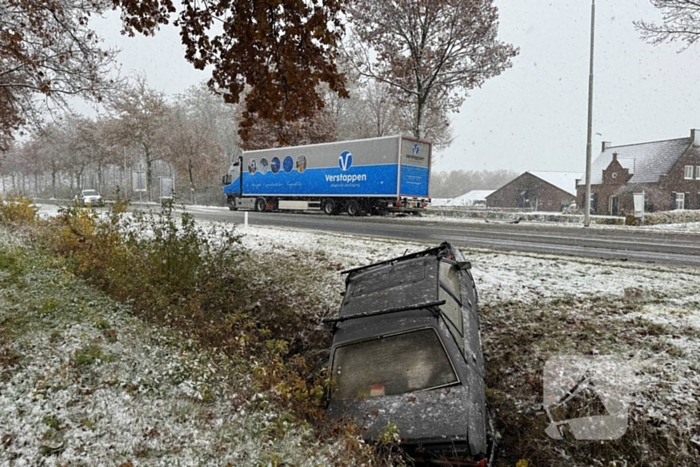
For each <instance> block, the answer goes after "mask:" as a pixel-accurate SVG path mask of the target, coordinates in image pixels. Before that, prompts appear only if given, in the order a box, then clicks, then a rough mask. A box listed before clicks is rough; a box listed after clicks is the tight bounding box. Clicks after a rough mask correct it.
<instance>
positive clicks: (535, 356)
mask: <svg viewBox="0 0 700 467" xmlns="http://www.w3.org/2000/svg"><path fill="white" fill-rule="evenodd" d="M241 232H242V233H244V234H245V236H244V238H243V241H244V244H245V245H246V246H247V247H248V248H250V249H253V250H254V251H258V252H275V254H281V255H284V254H286V253H288V252H292V251H293V252H294V253H293V254H294V255H296V257H298V258H308V259H313V258H318V257H319V255H322V256H324V257H325V258H327V260H326V263H325V264H328V263H330V264H332V265H334V267H333V268H332V269H335V270H336V271H340V270H342V269H348V268H352V267H356V266H360V265H363V264H367V263H369V262H374V261H379V260H384V259H388V258H391V257H396V256H400V255H402V254H404V252H406V251H409V252H415V251H419V250H422V249H425V248H429V247H432V246H435V245H432V244H430V245H429V244H421V243H414V242H405V241H397V240H388V241H377V240H367V239H364V238H360V237H352V236H343V235H337V234H326V233H319V232H307V231H304V232H299V231H294V230H290V229H282V228H263V227H253V226H249V227H248V228H241ZM463 253H464V254H465V256H466V257H467V259H468V260H469V261H470V262H471V263H472V272H473V275H474V278H475V281H476V284H477V290H478V293H479V301H480V304H481V309H482V331H481V332H482V337H483V345H484V353H485V356H486V369H487V373H488V375H487V385H488V384H490V387H489V403H490V404H491V406H492V407H494V408H496V409H497V410H500V411H501V413H500V415H499V417H500V418H499V421H500V422H501V425H499V429H500V430H503V435H504V436H505V437H506V438H507V439H508V442H507V443H504V446H503V447H502V452H501V453H500V456H501V457H502V459H503V462H505V463H504V464H502V465H512V464H508V463H507V462H506V460H505V459H509V457H508V456H509V455H514V456H515V457H512V458H510V459H509V460H511V461H513V462H516V461H517V460H518V456H519V455H521V452H517V455H515V453H516V451H517V449H519V448H520V446H519V445H518V446H519V447H518V448H516V443H515V439H511V438H508V433H509V431H515V432H518V430H520V432H519V433H521V434H520V435H518V437H517V438H516V439H519V440H520V441H522V439H525V441H524V442H523V443H524V444H525V446H527V444H526V443H527V442H528V439H532V440H534V441H532V442H533V443H534V444H536V445H538V446H539V447H538V448H537V449H539V451H540V452H539V455H541V456H542V458H540V459H539V460H540V461H541V462H542V463H543V465H545V464H546V465H590V463H591V462H593V464H594V465H597V464H600V465H608V464H607V463H606V460H607V461H614V460H616V459H617V460H618V461H619V460H620V459H623V460H624V459H632V458H633V457H634V456H635V454H634V452H637V453H639V455H640V456H642V457H643V456H644V455H646V456H647V458H648V459H651V460H650V462H651V464H654V463H656V462H659V461H660V459H663V458H664V456H667V454H666V453H665V452H664V450H665V449H667V448H665V447H664V448H659V447H658V446H657V445H656V444H655V443H658V444H659V445H664V446H669V445H671V446H673V445H675V448H673V449H675V450H676V451H675V453H674V456H676V457H674V459H676V460H677V461H678V462H679V463H680V464H687V463H688V462H691V463H692V462H694V460H698V459H700V450H698V448H699V447H700V444H698V443H699V442H700V439H698V438H699V435H698V433H699V432H700V366H699V365H700V364H698V361H700V330H699V328H698V325H699V324H700V270H698V269H696V268H682V267H663V266H657V265H647V264H636V263H621V262H611V261H606V260H598V259H572V258H569V257H556V256H544V255H534V254H517V253H496V252H491V251H485V250H464V251H463ZM323 264H324V263H323V262H320V263H319V265H323ZM335 275H336V276H340V275H339V274H335ZM333 284H335V287H333ZM321 287H331V290H332V293H335V291H337V290H343V284H342V276H340V277H338V278H337V279H335V280H333V279H329V280H327V282H325V283H323V284H322V285H321ZM329 301H331V300H330V299H329ZM338 301H339V299H338V300H336V303H337V302H338ZM336 309H337V308H336ZM557 355H615V356H619V357H620V358H622V359H624V360H625V361H629V364H630V366H632V367H633V368H634V369H635V381H631V382H630V384H634V385H635V386H634V394H633V403H632V406H631V409H630V414H629V416H630V419H629V420H630V426H629V429H628V432H629V435H628V437H623V438H622V441H620V442H619V444H615V443H614V442H611V444H610V446H611V447H610V448H609V450H610V451H611V453H610V454H607V455H602V454H601V455H600V458H599V459H595V458H590V457H588V455H583V456H581V453H580V452H578V453H577V452H576V451H577V449H578V448H577V447H576V445H573V446H572V445H571V444H569V445H567V444H562V443H561V442H555V441H552V440H550V439H549V438H547V437H546V435H545V434H544V428H545V426H546V424H547V423H548V422H547V420H546V419H545V418H544V415H543V412H542V370H543V365H544V363H545V362H546V361H547V360H548V359H549V358H552V357H554V356H557ZM506 412H507V413H506ZM522 415H524V416H525V419H529V420H531V421H534V422H535V423H534V424H533V425H527V424H526V425H523V420H524V419H523V417H522ZM525 427H527V428H525ZM523 430H524V432H525V433H527V434H526V435H525V437H524V438H523V435H522V433H523ZM557 443H559V444H557ZM509 451H512V452H509ZM644 451H649V453H648V454H644ZM584 452H586V451H584ZM577 454H578V456H579V457H576V455H577ZM606 456H607V457H606ZM669 458H670V457H669ZM680 464H679V465H680Z"/></svg>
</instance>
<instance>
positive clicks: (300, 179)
mask: <svg viewBox="0 0 700 467" xmlns="http://www.w3.org/2000/svg"><path fill="white" fill-rule="evenodd" d="M397 176H398V165H396V164H383V165H371V166H354V167H352V168H351V169H348V171H346V172H343V171H342V170H340V169H339V168H330V167H327V168H308V169H306V170H304V171H303V172H298V171H296V170H292V171H291V172H289V173H284V172H282V171H280V172H279V173H277V174H274V173H273V172H272V171H268V172H267V173H265V174H263V173H261V172H260V171H257V172H255V173H253V174H251V173H248V172H246V173H244V174H243V196H260V195H266V196H315V195H318V196H377V195H379V196H396V193H397V187H396V178H397ZM239 186H240V179H239V178H236V179H235V180H234V181H233V182H232V183H231V184H229V185H226V186H225V187H224V193H225V194H227V195H235V196H240V195H241V194H240V193H239V188H238V187H239Z"/></svg>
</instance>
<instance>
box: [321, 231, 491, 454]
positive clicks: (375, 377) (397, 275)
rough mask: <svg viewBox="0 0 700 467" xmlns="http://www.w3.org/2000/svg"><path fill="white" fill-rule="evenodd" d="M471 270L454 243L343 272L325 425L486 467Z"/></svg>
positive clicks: (481, 379)
mask: <svg viewBox="0 0 700 467" xmlns="http://www.w3.org/2000/svg"><path fill="white" fill-rule="evenodd" d="M470 268H471V265H470V263H469V262H467V261H466V260H465V258H464V257H463V255H462V253H461V252H460V251H459V250H458V249H457V248H456V247H454V246H452V245H450V244H449V243H443V244H441V245H440V246H438V247H435V248H431V249H428V250H425V251H420V252H417V253H413V254H408V255H404V256H402V257H399V258H394V259H390V260H387V261H383V262H380V263H376V264H372V265H369V266H364V267H360V268H357V269H352V270H350V271H345V273H347V278H346V281H345V293H344V297H343V301H342V303H341V306H340V313H339V316H338V317H337V318H333V319H331V320H327V321H328V322H330V323H331V324H332V326H333V343H332V346H331V354H330V372H331V380H332V386H331V388H332V389H331V394H330V403H329V407H328V411H327V416H328V417H329V419H331V420H333V419H342V418H347V417H350V418H352V419H354V420H355V422H356V423H357V425H358V426H359V427H360V428H361V430H362V433H363V436H364V438H365V439H367V440H369V441H373V440H375V439H376V438H377V437H378V436H379V435H380V434H381V433H382V432H383V431H384V430H385V429H386V428H387V426H388V424H390V423H391V424H394V425H396V427H397V428H398V431H399V436H400V438H401V442H402V445H403V446H404V447H407V448H408V449H409V450H413V449H414V448H415V452H419V453H421V452H424V453H426V454H425V455H427V456H434V457H437V458H455V457H457V458H459V459H460V462H461V463H460V465H486V459H485V456H486V452H487V435H486V408H485V395H484V360H483V355H482V352H481V339H480V336H479V316H478V310H477V293H476V288H475V285H474V280H473V277H472V274H471V271H470Z"/></svg>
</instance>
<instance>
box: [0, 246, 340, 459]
mask: <svg viewBox="0 0 700 467" xmlns="http://www.w3.org/2000/svg"><path fill="white" fill-rule="evenodd" d="M0 238H1V240H0V245H1V246H0V251H2V252H3V254H5V256H8V255H9V257H14V256H13V255H15V254H18V251H15V252H14V253H13V252H11V251H10V252H9V253H8V250H10V249H14V250H17V249H18V248H19V247H18V245H17V241H16V239H14V238H12V237H11V236H8V234H7V232H2V235H1V236H0ZM20 252H21V250H20ZM10 262H11V261H10V260H7V261H5V262H4V263H3V267H2V271H3V275H2V276H0V280H1V281H2V282H1V285H2V293H1V295H0V355H2V356H3V357H2V358H0V364H1V365H0V427H1V428H0V438H1V444H0V465H16V466H21V465H28V466H33V465H56V466H58V465H85V466H94V465H163V466H170V465H182V466H189V465H193V466H194V465H279V464H280V462H281V460H285V461H286V462H287V463H290V464H292V465H317V466H322V465H329V464H332V463H334V461H333V459H334V456H335V455H336V454H334V451H340V450H341V449H342V448H341V447H338V446H333V445H332V444H331V443H320V442H318V441H317V440H316V439H315V437H316V434H315V433H314V432H313V431H312V430H311V429H310V428H308V427H304V426H303V425H302V424H299V423H298V422H295V421H294V417H290V415H289V414H288V413H286V412H285V411H283V410H281V409H279V408H278V407H275V406H274V404H271V403H270V402H269V401H268V400H267V399H268V398H267V396H266V395H265V394H261V393H256V392H254V388H255V384H253V383H252V381H251V377H250V376H251V375H250V374H249V370H248V369H245V368H241V367H240V366H239V364H238V363H237V362H234V361H230V360H228V359H226V358H222V357H221V356H220V355H216V354H212V353H211V352H208V351H206V350H204V349H202V348H200V347H199V346H198V345H197V344H196V343H195V342H192V341H188V340H184V339H182V338H181V337H180V336H178V335H177V334H175V333H173V332H171V331H168V330H167V329H164V328H162V327H157V326H149V325H146V324H144V323H143V322H142V321H141V320H139V319H137V318H135V317H133V316H131V315H130V312H129V311H130V310H129V308H128V307H126V306H123V305H120V304H117V303H115V302H113V301H112V300H110V299H109V298H107V297H105V296H103V295H102V294H100V293H98V292H96V291H95V290H94V289H92V288H91V287H88V286H87V285H85V284H84V283H82V282H81V281H78V280H76V279H75V278H74V277H73V276H72V275H69V274H66V273H65V272H63V271H60V270H53V269H50V268H47V267H45V260H44V259H43V258H41V257H36V256H33V254H32V253H31V252H23V257H22V263H21V265H15V266H16V268H15V269H14V270H13V272H12V273H10V272H9V270H10V269H12V268H10V267H5V266H8V264H6V263H10ZM251 390H252V391H251Z"/></svg>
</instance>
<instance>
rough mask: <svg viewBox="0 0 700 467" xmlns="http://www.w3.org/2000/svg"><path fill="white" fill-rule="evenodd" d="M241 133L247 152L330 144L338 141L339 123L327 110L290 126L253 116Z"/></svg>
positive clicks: (296, 121)
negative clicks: (337, 123) (337, 124)
mask: <svg viewBox="0 0 700 467" xmlns="http://www.w3.org/2000/svg"><path fill="white" fill-rule="evenodd" d="M245 112H246V111H244V113H245ZM239 133H240V134H241V139H242V140H243V141H244V142H243V143H242V144H243V149H246V150H251V149H264V148H271V147H282V146H299V145H303V144H315V143H326V142H329V141H334V140H336V139H337V138H336V120H335V117H334V115H333V114H332V113H331V112H330V111H329V110H327V109H323V110H320V111H318V112H316V113H315V114H313V116H311V117H308V118H307V117H305V118H298V119H296V120H295V121H290V122H285V121H281V122H275V121H273V120H268V119H263V118H257V119H254V118H253V117H252V116H251V115H250V114H249V115H248V117H247V118H246V121H244V122H243V123H242V127H241V130H240V131H239Z"/></svg>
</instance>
